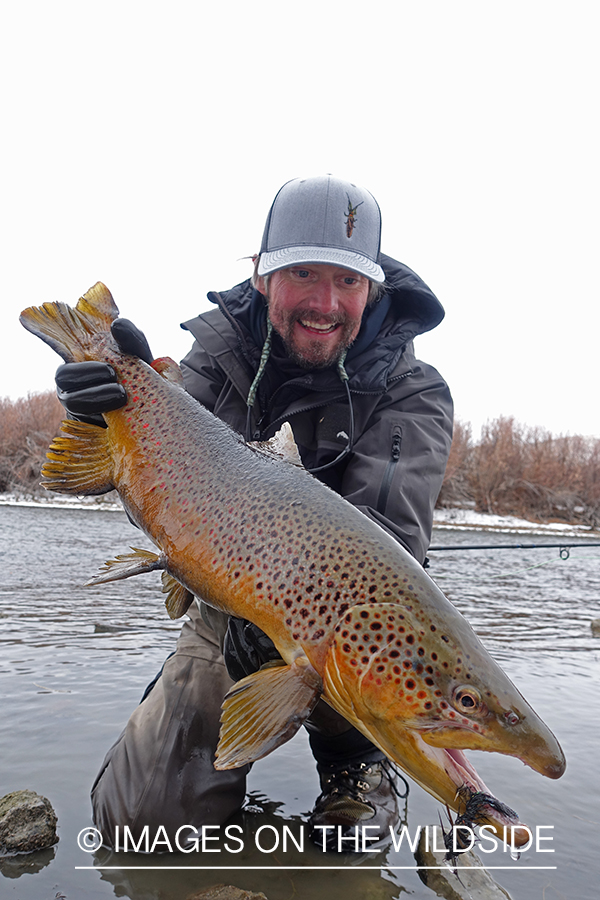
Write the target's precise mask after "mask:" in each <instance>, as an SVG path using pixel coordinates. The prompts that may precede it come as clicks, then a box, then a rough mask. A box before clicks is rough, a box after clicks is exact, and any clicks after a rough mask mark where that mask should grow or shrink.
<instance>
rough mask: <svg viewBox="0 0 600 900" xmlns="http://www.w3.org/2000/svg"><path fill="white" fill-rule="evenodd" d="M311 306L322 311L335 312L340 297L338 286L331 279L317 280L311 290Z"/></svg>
mask: <svg viewBox="0 0 600 900" xmlns="http://www.w3.org/2000/svg"><path fill="white" fill-rule="evenodd" d="M311 306H312V307H313V309H316V310H319V312H322V313H332V312H337V310H338V309H339V306H340V297H339V291H338V288H337V286H336V285H335V283H334V282H333V281H329V280H328V279H325V278H323V279H321V280H320V281H318V282H317V284H316V285H315V286H314V290H313V291H312V297H311Z"/></svg>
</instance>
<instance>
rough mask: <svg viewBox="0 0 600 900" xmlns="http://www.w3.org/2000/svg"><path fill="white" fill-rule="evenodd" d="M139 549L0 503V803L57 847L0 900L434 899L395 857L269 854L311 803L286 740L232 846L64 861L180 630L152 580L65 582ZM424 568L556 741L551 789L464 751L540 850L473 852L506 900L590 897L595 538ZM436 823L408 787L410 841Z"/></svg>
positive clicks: (594, 812) (115, 516) (72, 516)
mask: <svg viewBox="0 0 600 900" xmlns="http://www.w3.org/2000/svg"><path fill="white" fill-rule="evenodd" d="M516 540H519V538H515V536H511V535H506V534H489V533H481V532H475V531H468V530H464V529H460V530H458V529H457V530H440V531H437V532H436V533H435V534H434V539H433V544H434V545H440V544H443V545H446V546H448V545H456V544H460V545H461V546H467V545H472V544H489V543H494V544H504V543H511V542H512V543H514V542H515V541H516ZM529 540H530V539H529ZM537 540H538V541H539V542H540V543H541V542H544V541H549V540H552V541H554V542H555V541H556V538H555V537H554V538H549V537H548V538H538V539H537ZM140 543H141V545H142V546H145V545H147V543H148V542H144V539H143V536H142V535H141V534H140V532H139V531H138V530H137V529H135V528H133V526H132V525H130V523H129V522H128V520H127V518H126V516H125V515H124V513H122V512H120V511H111V510H103V509H68V508H58V509H54V508H48V507H31V508H28V507H23V506H0V703H1V707H0V708H1V724H0V760H1V763H0V766H1V768H0V796H2V795H4V794H6V793H8V792H10V791H14V790H18V789H24V788H29V789H32V790H35V791H37V792H38V793H40V794H42V795H44V796H46V797H48V798H49V799H50V801H51V802H52V804H53V806H54V808H55V810H56V812H57V815H58V823H59V835H60V840H59V843H58V844H57V845H56V846H55V847H54V848H52V849H51V850H47V851H43V852H41V853H35V854H28V855H24V856H20V857H13V858H12V859H8V858H5V859H3V860H0V898H13V900H55V898H66V900H80V898H89V900H100V898H109V897H128V898H131V900H186V898H187V897H189V896H190V895H191V894H193V893H194V892H195V891H199V890H201V889H202V888H205V887H208V886H210V885H213V884H217V883H232V884H235V885H237V886H238V887H241V888H245V889H248V890H256V891H259V890H262V891H264V893H265V894H266V896H267V897H268V898H269V900H292V898H293V900H297V898H311V900H313V898H314V900H323V898H327V900H338V898H340V900H341V898H344V900H348V898H360V900H363V898H364V900H398V898H400V897H402V898H404V896H405V895H408V896H410V897H413V898H417V900H427V898H432V897H434V896H435V895H434V893H433V892H432V891H431V890H430V889H429V888H427V887H425V886H424V885H423V884H422V882H421V880H420V879H419V877H418V874H417V872H416V870H415V866H416V863H415V860H414V857H413V855H412V853H411V851H410V849H409V848H408V846H407V845H406V844H405V843H403V845H402V847H401V848H400V850H398V851H395V850H394V849H393V848H392V849H388V850H387V851H386V852H383V853H379V854H376V853H372V854H369V855H368V856H366V857H365V858H361V860H360V861H357V860H356V859H354V858H352V857H344V858H343V859H342V860H340V859H338V858H337V857H332V856H331V855H330V854H324V853H322V852H321V851H319V850H317V849H316V848H312V847H309V846H308V845H305V846H304V849H303V850H302V852H300V851H298V850H296V849H295V847H294V844H293V842H291V841H290V843H289V844H288V846H287V848H286V849H285V850H284V849H283V835H284V833H285V828H284V826H288V829H289V830H290V832H291V833H293V834H295V835H296V837H297V838H298V836H299V834H300V830H301V829H302V825H303V823H304V822H305V821H306V816H307V813H308V812H309V810H310V809H311V807H312V804H313V802H314V799H315V797H316V795H317V794H318V783H317V776H316V772H315V768H314V762H313V761H312V758H311V756H310V752H309V750H308V744H307V741H306V739H305V736H304V734H303V733H301V734H299V735H297V736H296V737H295V738H294V739H293V740H292V741H291V742H289V743H288V744H287V745H285V746H284V747H282V748H280V749H279V750H278V751H276V752H275V753H274V754H272V755H271V756H270V757H268V758H267V759H265V760H262V761H260V762H259V763H257V764H256V765H255V766H254V768H253V770H252V772H251V775H250V779H249V796H248V803H247V808H246V809H245V810H244V811H243V812H242V813H241V814H240V815H239V817H238V818H237V820H236V823H237V824H238V825H239V826H240V828H241V829H243V831H240V832H238V833H239V834H243V850H242V851H241V852H239V853H233V852H227V850H225V848H224V846H223V844H222V843H221V844H218V845H216V846H215V844H212V845H207V848H206V850H205V852H203V853H202V852H200V853H198V854H191V855H189V854H188V855H184V854H168V853H167V854H156V853H154V854H150V855H142V854H135V853H128V854H124V853H120V854H110V853H108V852H107V851H103V850H101V851H99V852H98V853H94V854H93V853H89V852H85V851H84V850H81V849H80V848H79V847H78V843H77V837H78V834H79V833H80V832H81V831H82V830H84V829H86V828H87V827H89V826H90V825H91V819H90V804H89V789H90V786H91V784H92V782H93V780H94V777H95V775H96V773H97V771H98V769H99V767H100V764H101V762H102V759H103V757H104V754H105V752H106V750H107V749H108V747H109V746H110V745H111V743H112V742H113V741H114V739H115V738H116V737H117V735H118V734H119V732H120V730H121V729H122V727H123V725H124V724H125V722H126V720H127V718H128V716H129V714H130V712H131V711H132V709H133V708H134V707H135V706H136V704H137V703H138V702H139V699H140V696H141V694H142V692H143V690H144V687H145V686H146V684H147V683H148V682H149V681H150V680H151V679H152V677H153V676H154V675H155V673H156V672H157V670H158V669H159V668H160V666H161V664H162V662H163V660H164V658H165V657H166V656H167V654H168V653H170V652H171V651H172V650H173V648H174V644H175V641H176V638H177V635H178V632H179V628H180V625H179V624H178V623H177V622H171V621H170V620H169V618H168V616H167V614H166V612H165V609H164V605H163V597H162V595H161V594H160V591H159V582H158V581H157V578H156V577H155V576H154V575H147V576H141V577H138V578H134V579H129V580H128V581H125V582H121V583H116V584H109V585H99V586H97V587H90V588H84V587H83V586H82V585H83V583H84V582H85V581H86V580H87V578H89V577H90V575H92V574H94V572H95V571H96V570H97V569H98V567H99V566H100V565H101V564H102V562H103V561H104V560H105V559H107V558H109V557H112V556H113V555H114V554H115V553H121V552H124V551H126V550H127V548H128V547H129V546H130V545H131V544H133V545H135V546H139V545H140ZM430 557H431V568H430V570H429V571H430V574H431V576H432V577H433V578H434V579H435V580H436V581H437V582H438V583H439V585H440V586H441V587H442V589H443V590H444V591H445V593H446V594H447V595H448V596H449V597H450V599H451V600H452V601H453V602H454V603H455V604H456V605H457V606H458V607H459V608H460V610H461V611H462V612H463V613H464V614H465V615H466V616H467V618H468V619H469V620H470V621H471V623H472V625H473V627H474V628H475V630H476V631H477V632H478V634H479V635H480V636H481V638H482V639H483V641H484V643H485V644H486V646H487V648H488V649H489V650H490V652H491V653H492V654H493V655H494V656H495V657H496V659H497V660H498V661H499V662H500V664H501V665H502V666H503V668H504V669H505V671H506V672H507V674H508V675H509V676H510V677H511V678H512V679H513V681H514V682H515V683H516V685H517V686H518V688H519V689H520V690H521V692H522V693H523V694H524V695H525V696H526V697H527V699H528V701H529V702H530V703H531V704H532V706H533V707H534V708H535V709H536V711H537V712H538V713H539V714H540V715H541V717H542V718H543V719H544V720H545V721H546V722H547V724H548V725H549V726H550V728H551V729H552V730H553V731H554V732H555V734H556V735H557V737H558V739H559V741H560V742H561V744H562V746H563V749H564V751H565V754H566V756H567V761H568V767H567V772H566V774H565V775H564V776H563V778H561V779H560V780H559V781H550V780H548V779H545V778H543V777H542V776H540V775H539V774H537V773H535V772H533V771H531V770H530V769H527V768H525V767H524V766H523V765H522V764H521V763H519V762H518V761H517V760H514V759H509V758H507V757H502V756H498V755H497V754H485V753H471V754H470V756H471V759H473V761H474V762H475V765H476V768H477V769H478V771H479V773H480V774H481V776H482V777H483V779H484V781H486V782H487V784H488V785H489V787H490V789H491V790H492V791H493V792H494V793H495V794H496V796H498V797H499V798H500V799H501V800H502V801H503V802H505V803H507V804H508V805H509V806H512V807H513V808H516V809H517V810H518V812H519V815H520V816H521V819H522V820H523V821H524V822H527V823H528V824H529V825H530V826H540V827H541V830H540V831H539V832H538V833H539V834H541V835H542V836H543V837H548V838H551V840H548V841H546V842H544V843H540V844H539V850H536V848H535V847H533V848H532V849H531V850H530V851H526V852H525V853H523V854H522V855H521V858H520V859H519V860H518V861H513V860H512V859H511V858H510V855H509V854H507V853H506V852H503V851H501V850H498V851H497V852H496V853H492V854H489V853H488V854H483V853H480V856H481V857H482V859H483V860H484V862H485V865H486V866H487V867H488V869H489V871H490V874H491V875H492V876H493V877H494V878H495V879H496V880H497V881H498V882H499V883H500V884H502V885H503V886H504V887H505V888H506V889H507V890H508V891H509V892H510V894H511V897H512V898H513V900H534V898H535V900H538V898H539V900H561V898H562V900H574V898H577V900H592V898H596V897H598V896H599V888H598V880H599V876H600V870H599V867H598V858H599V852H598V851H599V846H600V844H599V840H598V833H599V829H600V824H599V823H600V811H599V804H598V800H599V799H600V798H599V793H600V791H599V779H598V770H597V765H596V760H597V755H598V747H599V746H600V725H599V718H600V716H599V703H598V696H599V681H600V664H599V663H600V637H594V636H593V634H592V632H591V629H590V621H591V620H592V619H594V618H598V617H600V542H599V545H598V549H596V548H594V547H592V548H579V549H574V550H572V551H571V553H570V556H569V558H568V559H561V557H560V555H559V551H558V550H556V549H550V548H548V549H535V550H507V549H495V550H464V549H460V550H453V551H446V552H442V551H438V552H432V553H431V554H430ZM440 811H441V809H440V805H439V804H437V803H436V802H435V801H434V800H433V798H431V797H430V796H429V795H428V794H427V793H425V792H424V791H423V790H422V789H420V788H419V787H418V786H416V785H414V784H413V785H411V787H410V793H409V796H408V801H407V804H406V809H405V810H403V815H405V817H406V818H405V820H404V821H405V824H406V826H407V829H408V834H409V835H410V836H412V835H414V834H415V831H416V829H417V828H418V826H419V825H422V826H425V825H428V824H436V823H437V822H438V814H439V812H440ZM264 826H267V827H264ZM261 828H262V831H259V829H261ZM257 835H261V839H260V840H258V847H257ZM276 840H278V841H279V846H278V847H277V848H276V849H273V850H272V852H269V851H271V847H272V845H273V844H274V843H275V841H276ZM270 844H271V846H270ZM209 847H210V849H211V850H212V851H213V852H208V849H209ZM238 847H239V844H235V845H233V848H234V849H237V848H238ZM542 850H552V851H553V852H542ZM351 863H354V864H351ZM93 866H95V868H92V867H93ZM173 867H177V868H173ZM184 867H187V868H184ZM199 867H203V868H199ZM334 867H337V868H334Z"/></svg>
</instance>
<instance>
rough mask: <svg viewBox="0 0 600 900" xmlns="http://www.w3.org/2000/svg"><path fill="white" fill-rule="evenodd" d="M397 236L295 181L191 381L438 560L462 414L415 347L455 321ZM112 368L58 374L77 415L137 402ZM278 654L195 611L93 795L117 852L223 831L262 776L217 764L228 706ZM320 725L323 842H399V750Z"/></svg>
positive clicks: (331, 188)
mask: <svg viewBox="0 0 600 900" xmlns="http://www.w3.org/2000/svg"><path fill="white" fill-rule="evenodd" d="M380 233H381V218H380V212H379V207H378V205H377V203H376V201H375V199H374V198H373V197H372V195H371V194H370V193H369V192H368V191H365V190H364V189H362V188H360V187H358V186H356V185H354V184H352V183H349V182H345V181H342V180H339V179H336V178H333V177H332V176H330V175H327V176H323V177H318V178H310V179H294V180H292V181H290V182H288V183H287V184H285V185H284V186H283V187H282V188H281V190H280V191H279V193H278V194H277V196H276V198H275V200H274V202H273V205H272V207H271V210H270V212H269V216H268V219H267V223H266V227H265V232H264V236H263V241H262V246H261V251H260V254H259V255H258V256H257V257H256V259H255V272H254V276H253V279H252V280H251V281H246V282H244V283H242V284H240V285H237V286H236V287H234V288H232V289H231V290H230V291H227V292H226V293H223V294H216V293H212V294H209V299H210V300H211V301H212V302H214V303H215V304H216V305H217V309H215V310H212V311H210V312H208V313H204V314H202V315H200V316H198V317H196V318H194V319H190V320H189V321H188V322H186V323H185V324H184V326H183V327H184V328H187V329H188V330H189V331H190V332H191V334H192V335H193V336H194V338H195V342H194V345H193V347H192V349H191V351H190V353H189V354H188V355H187V356H186V358H185V359H184V360H183V363H182V370H183V375H184V379H185V385H186V389H187V390H188V391H189V393H190V394H191V395H192V396H194V397H195V398H196V399H197V400H199V401H200V402H201V403H203V404H204V405H205V406H206V407H207V408H208V409H210V410H211V411H212V412H213V413H214V414H215V415H216V416H218V417H219V418H221V419H222V420H224V421H225V422H227V423H228V424H229V425H231V426H232V427H233V428H234V429H235V430H236V431H238V432H239V433H241V434H243V435H244V436H245V438H246V439H247V440H250V441H257V440H258V441H262V440H266V439H268V438H270V437H272V436H273V435H274V434H275V433H276V432H277V431H278V430H279V428H280V427H281V425H282V424H283V423H284V422H286V421H287V422H289V423H290V425H291V427H292V430H293V433H294V438H295V440H296V443H297V445H298V448H299V452H300V455H301V458H302V461H303V463H304V465H305V466H306V468H308V469H309V470H310V471H311V472H313V473H314V475H315V477H317V478H319V479H321V480H322V481H324V482H325V483H327V484H328V485H329V486H330V487H332V488H333V489H334V490H336V491H337V492H339V493H340V494H342V495H343V496H344V497H346V498H347V499H348V500H349V501H350V502H351V503H353V504H354V505H355V506H356V507H357V508H358V509H360V510H361V511H362V512H363V513H365V514H366V515H368V516H370V517H371V518H372V519H374V520H375V521H376V522H377V523H378V524H379V525H380V526H381V527H383V528H385V529H386V530H387V531H389V532H390V533H391V534H392V535H393V536H394V537H395V538H396V539H397V540H398V541H400V542H401V543H402V544H403V545H404V546H405V547H406V548H407V549H408V550H409V552H411V553H412V554H413V555H414V556H415V557H416V558H417V559H418V560H419V561H420V562H423V561H424V558H425V553H426V550H427V547H428V544H429V539H430V534H431V524H432V516H433V507H434V504H435V501H436V499H437V495H438V493H439V490H440V487H441V484H442V479H443V475H444V470H445V466H446V461H447V457H448V452H449V448H450V441H451V430H452V403H451V399H450V394H449V391H448V388H447V386H446V384H445V383H444V381H443V379H442V378H441V377H440V375H439V374H438V373H437V372H436V371H435V370H434V369H432V368H431V367H429V366H427V365H426V364H424V363H422V362H419V361H418V360H416V359H415V357H414V354H413V348H412V339H413V338H414V337H415V336H416V335H418V334H421V333H423V332H425V331H428V330H430V329H431V328H433V327H435V326H436V325H437V324H438V323H439V322H440V321H441V320H442V318H443V315H444V313H443V309H442V307H441V305H440V304H439V302H438V300H437V299H436V298H435V296H434V295H433V294H432V292H431V291H430V290H429V288H428V287H427V286H426V285H425V284H424V283H423V282H422V281H421V280H420V279H419V277H418V276H417V275H415V273H414V272H412V271H411V270H410V269H408V268H407V267H406V266H404V265H402V264H401V263H398V262H396V261H395V260H393V259H391V258H389V257H386V256H384V255H383V254H381V252H380ZM384 282H385V286H383V285H384ZM117 322H118V325H117V329H116V331H115V335H116V336H117V339H118V340H119V342H120V343H121V346H122V348H123V349H124V350H125V351H126V352H133V353H136V354H137V355H139V356H141V357H142V358H145V359H147V360H148V361H150V360H151V358H152V357H151V355H150V351H149V348H148V345H147V343H146V342H145V339H144V337H143V335H141V333H140V332H137V329H135V327H134V326H132V325H131V323H127V322H126V320H117ZM84 367H86V368H84ZM107 369H110V367H106V366H104V364H102V363H80V364H75V366H73V365H70V366H69V365H68V366H63V367H61V368H60V369H59V371H58V372H57V384H58V385H59V396H60V397H61V399H62V401H63V403H64V404H65V406H66V407H67V409H68V410H69V412H70V413H71V414H73V415H75V416H79V417H82V416H89V414H90V413H96V414H97V413H101V412H102V411H108V410H109V409H114V408H117V407H118V406H121V405H123V403H124V402H125V398H126V395H125V391H124V389H123V388H122V386H121V385H118V384H116V383H115V381H114V373H112V374H111V372H110V371H107ZM90 372H91V375H90ZM77 373H81V377H79V376H78V374H77ZM277 656H278V654H277V651H276V650H275V648H274V646H273V644H272V643H271V641H270V640H269V639H268V638H267V637H266V636H265V635H264V634H263V633H262V632H260V631H259V629H257V628H256V627H255V626H254V625H251V624H250V623H247V622H243V621H242V620H239V619H233V618H229V617H227V616H226V615H224V614H223V613H220V612H217V611H216V610H214V609H212V608H211V607H209V606H208V605H207V604H206V603H204V602H203V601H202V599H201V598H200V599H199V600H198V601H197V605H196V606H192V607H191V608H190V611H189V622H186V623H185V625H184V626H183V629H182V633H181V637H180V639H179V641H178V644H177V650H176V652H175V653H174V655H172V656H171V657H170V658H169V659H167V661H166V662H165V665H164V667H163V669H162V671H161V673H160V675H159V676H158V677H157V679H156V680H155V682H153V684H152V685H150V687H149V688H148V689H147V691H146V695H145V697H144V699H143V701H142V703H141V704H140V706H139V707H138V708H137V709H136V710H135V711H134V713H133V714H132V716H131V718H130V720H129V722H128V724H127V726H126V728H125V730H124V732H123V733H122V735H121V736H120V737H119V739H118V740H117V742H116V743H115V745H114V746H113V747H112V748H111V750H110V751H109V753H108V755H107V757H106V759H105V761H104V764H103V766H102V770H101V772H100V774H99V776H98V778H97V780H96V783H95V785H94V787H93V790H92V802H93V807H94V818H95V822H96V825H97V826H98V828H99V829H100V831H101V832H102V834H103V835H104V837H105V840H107V841H108V842H109V843H110V837H109V836H110V835H112V834H113V833H114V826H115V825H121V826H124V825H128V826H129V828H130V830H131V832H132V834H134V835H139V833H140V832H141V830H142V828H143V827H144V826H145V825H149V826H150V830H151V831H152V828H153V827H154V828H157V827H158V826H159V825H162V826H163V827H164V828H165V829H166V831H167V832H168V833H169V834H170V835H174V834H175V833H176V831H177V829H178V828H179V827H180V826H182V825H191V826H194V827H195V828H199V827H200V826H201V825H204V824H206V825H216V824H221V823H223V822H225V821H226V819H227V818H228V817H229V816H230V815H231V814H232V813H233V812H235V811H236V810H237V809H238V808H239V807H240V805H241V804H242V802H243V799H244V795H245V779H246V774H247V767H244V768H240V769H236V770H230V771H223V772H217V771H216V770H215V769H214V767H213V759H214V751H215V748H216V744H217V740H218V730H219V716H220V707H221V702H222V699H223V696H224V694H225V693H226V691H227V690H228V689H229V687H230V686H231V684H232V679H233V680H234V681H235V680H238V679H239V678H242V677H243V676H244V675H246V674H249V673H250V672H253V671H256V670H257V669H258V668H259V667H260V666H261V665H263V664H264V663H266V662H268V661H269V660H272V659H274V658H276V657H277ZM306 727H307V730H308V732H309V739H310V745H311V749H312V752H313V754H314V756H315V759H316V762H317V768H318V771H319V776H320V780H321V787H322V793H321V795H320V797H319V798H318V800H317V802H316V805H315V809H314V810H313V813H312V816H311V825H312V827H313V830H315V832H316V834H317V835H319V834H320V833H321V832H320V831H319V828H318V826H322V825H330V824H333V825H338V824H339V825H342V826H344V828H345V829H346V833H352V831H353V829H354V828H355V827H356V826H358V825H362V824H365V825H366V824H368V825H370V826H379V827H380V829H381V832H380V833H382V834H387V833H389V825H394V824H395V819H396V817H397V808H396V797H395V786H394V780H393V775H392V774H391V773H390V770H389V768H388V765H387V762H386V760H385V759H384V756H383V754H382V753H381V752H380V751H379V750H378V749H377V748H376V747H374V746H373V745H372V744H371V743H370V742H369V741H368V740H367V739H366V738H365V737H364V736H363V735H362V734H360V733H359V732H358V731H357V730H356V729H354V728H352V727H350V726H349V724H348V723H347V722H346V721H345V719H343V718H342V717H341V716H339V715H338V714H337V713H336V712H334V711H333V710H332V709H331V708H330V707H328V706H327V705H326V704H325V703H324V702H323V701H321V702H320V703H319V704H318V705H317V707H316V708H315V710H314V712H313V713H312V714H311V716H310V719H309V720H308V723H307V726H306ZM371 833H374V832H371Z"/></svg>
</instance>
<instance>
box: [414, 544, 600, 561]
mask: <svg viewBox="0 0 600 900" xmlns="http://www.w3.org/2000/svg"><path fill="white" fill-rule="evenodd" d="M549 547H550V548H554V549H556V548H558V551H559V554H558V555H559V556H560V558H561V559H568V558H569V556H570V555H571V548H572V547H600V540H597V541H595V542H594V543H585V542H583V541H579V542H577V543H568V542H566V541H562V542H561V543H560V544H444V545H441V544H436V545H435V546H432V547H430V548H429V550H428V551H427V552H428V553H429V552H432V553H433V552H434V551H436V550H543V549H547V548H549Z"/></svg>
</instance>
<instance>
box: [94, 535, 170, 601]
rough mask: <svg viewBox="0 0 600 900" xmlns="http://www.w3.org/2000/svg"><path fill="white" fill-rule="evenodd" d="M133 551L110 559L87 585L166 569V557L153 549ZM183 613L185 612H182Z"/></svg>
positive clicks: (136, 548) (135, 549) (133, 548)
mask: <svg viewBox="0 0 600 900" xmlns="http://www.w3.org/2000/svg"><path fill="white" fill-rule="evenodd" d="M131 549H132V550H133V553H123V554H121V555H120V556H117V557H116V558H115V559H108V560H107V561H106V562H105V563H104V565H103V566H102V568H101V569H100V572H99V574H98V575H94V577H93V578H90V580H89V581H86V587H87V586H88V585H91V584H104V583H105V582H106V581H121V579H123V578H130V577H131V576H132V575H143V574H144V572H154V571H155V570H156V569H165V568H166V566H167V559H166V557H165V556H164V555H163V554H161V555H160V556H159V555H158V553H153V552H152V551H151V550H141V549H140V548H139V547H132V548H131ZM182 615H183V613H182Z"/></svg>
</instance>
